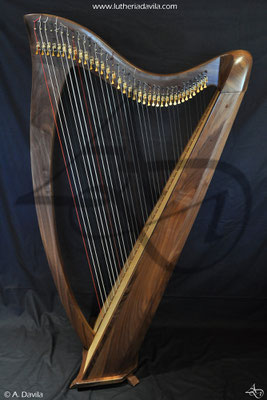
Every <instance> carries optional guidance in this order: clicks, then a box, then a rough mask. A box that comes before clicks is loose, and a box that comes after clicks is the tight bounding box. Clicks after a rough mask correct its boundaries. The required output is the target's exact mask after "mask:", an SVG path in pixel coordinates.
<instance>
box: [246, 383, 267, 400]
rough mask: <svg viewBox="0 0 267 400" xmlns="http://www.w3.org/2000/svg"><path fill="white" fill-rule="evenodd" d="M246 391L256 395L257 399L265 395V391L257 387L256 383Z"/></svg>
mask: <svg viewBox="0 0 267 400" xmlns="http://www.w3.org/2000/svg"><path fill="white" fill-rule="evenodd" d="M245 393H247V394H249V395H250V396H254V397H255V398H256V399H261V398H262V397H263V396H264V391H263V390H262V389H256V386H255V383H253V385H252V386H251V388H250V389H248V390H247V391H246V392H245Z"/></svg>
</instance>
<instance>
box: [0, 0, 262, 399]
mask: <svg viewBox="0 0 267 400" xmlns="http://www.w3.org/2000/svg"><path fill="white" fill-rule="evenodd" d="M173 2H174V3H175V2H176V0H174V1H173ZM159 3H160V2H159ZM166 3H167V1H166ZM91 4H92V1H91V0H90V1H85V0H76V1H75V2H71V1H69V0H65V1H61V0H58V1H57V2H55V1H52V0H47V1H43V0H35V1H33V0H27V1H24V2H21V1H18V0H15V1H12V2H11V1H9V0H2V4H1V15H0V22H1V37H0V49H1V58H0V65H1V75H0V76H1V91H0V101H1V111H0V115H1V117H0V118H1V119H0V135H1V136H0V166H1V168H0V189H1V197H0V204H1V208H0V229H1V233H0V234H1V241H0V246H1V248H0V250H1V253H0V257H1V270H0V274H1V291H0V312H1V319H0V364H1V365H0V396H1V398H4V397H3V396H4V392H5V391H9V392H10V393H11V395H12V394H13V393H14V391H16V393H17V395H18V396H21V395H22V392H23V391H25V392H32V393H33V392H37V391H39V392H40V393H43V398H45V399H53V400H56V399H63V398H66V399H78V398H79V399H87V398H90V399H110V398H118V399H120V398H121V399H146V400H148V399H150V398H151V399H152V398H153V399H173V398H176V399H177V398H179V399H180V400H191V399H192V400H193V399H194V400H195V399H196V398H200V399H205V400H206V399H213V400H215V399H235V400H236V399H245V398H249V394H245V391H247V390H248V389H249V388H250V387H251V386H252V384H253V383H255V384H256V387H259V388H261V389H263V390H265V391H266V393H267V377H266V370H267V344H266V333H267V332H266V331H267V322H266V315H267V301H266V300H267V298H266V292H267V291H266V289H267V288H266V287H267V273H266V264H267V243H266V242H267V212H266V196H267V140H266V135H267V132H266V122H267V95H266V88H267V74H266V69H267V50H266V49H267V25H266V15H267V3H266V1H264V0H262V1H260V0H258V1H257V2H252V1H250V0H242V1H240V0H235V1H228V0H226V1H224V2H217V1H215V2H214V1H211V0H201V1H197V0H191V1H187V2H185V1H178V3H177V4H178V10H177V11H94V10H93V9H92V7H91ZM30 12H35V13H38V12H45V13H50V14H55V15H59V16H62V17H66V18H70V19H73V20H74V21H75V22H78V23H80V24H81V25H84V26H87V27H88V28H90V29H91V30H92V31H94V32H95V33H97V34H98V35H99V36H100V37H102V38H103V39H104V40H105V41H106V42H108V43H109V44H110V45H111V46H112V47H113V48H115V49H116V50H117V51H118V52H120V53H121V54H122V55H124V56H125V57H126V58H128V59H129V60H130V61H131V62H133V63H134V64H136V65H138V66H140V67H142V68H144V69H147V70H151V71H153V72H159V73H171V72H177V71H182V70H183V69H187V68H190V67H192V66H195V65H197V64H199V63H201V62H203V61H206V60H208V59H210V58H212V57H215V56H217V55H219V54H221V53H223V52H225V51H228V50H233V49H245V50H248V51H250V52H251V53H252V56H253V58H254V65H253V69H252V75H251V81H250V85H249V88H248V91H247V94H246V96H245V98H244V101H243V104H242V106H241V109H240V111H239V114H238V116H237V119H236V121H235V124H234V127H233V129H232V132H231V134H230V137H229V140H228V142H227V145H226V147H225V150H224V152H223V156H222V159H221V162H220V164H219V166H218V169H217V171H216V173H215V175H214V179H213V181H212V184H211V186H210V189H209V191H208V193H207V196H206V200H205V202H204V203H203V206H202V208H201V210H200V213H199V215H198V218H197V220H196V222H195V224H194V227H193V230H192V232H191V234H190V237H189V239H188V241H187V244H186V246H185V248H184V251H183V254H182V257H181V258H180V260H179V262H178V264H177V267H176V270H175V272H174V275H173V277H172V279H171V281H170V284H169V286H168V288H167V291H166V293H165V296H164V298H163V300H162V303H161V305H160V308H159V310H158V312H157V314H156V317H155V319H154V320H153V323H152V325H151V328H150V330H149V332H148V334H147V336H146V339H145V341H144V344H143V346H142V349H141V352H140V364H139V369H138V371H137V376H138V377H139V378H140V380H141V382H140V384H139V385H138V386H136V387H135V388H132V387H130V386H129V385H127V384H122V385H119V386H116V387H109V388H105V389H94V390H85V391H80V392H78V391H76V390H72V391H70V390H68V384H69V383H70V381H71V380H72V379H73V377H74V376H75V374H77V370H78V367H79V363H80V357H81V344H80V342H79V340H78V338H77V336H76V334H75V332H74V331H73V329H72V328H71V326H70V324H69V321H68V319H67V318H66V315H65V312H64V310H63V308H62V306H61V304H60V302H59V298H58V295H57V293H56V290H55V287H54V284H53V282H52V278H51V274H50V271H49V268H48V265H47V261H46V257H45V254H44V250H43V247H42V243H41V239H40V235H39V230H38V225H37V219H36V213H35V208H34V203H33V196H32V183H31V171H30V152H29V112H30V90H31V60H30V52H29V45H28V38H27V33H26V30H25V27H24V24H23V15H24V14H26V13H30ZM7 396H8V394H7Z"/></svg>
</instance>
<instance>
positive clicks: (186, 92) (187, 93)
mask: <svg viewBox="0 0 267 400" xmlns="http://www.w3.org/2000/svg"><path fill="white" fill-rule="evenodd" d="M188 99H189V90H188V89H186V91H185V101H188Z"/></svg>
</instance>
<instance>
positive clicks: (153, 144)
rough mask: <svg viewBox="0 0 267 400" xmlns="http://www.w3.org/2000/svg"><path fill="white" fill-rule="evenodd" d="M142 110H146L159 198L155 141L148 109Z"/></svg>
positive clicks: (159, 189)
mask: <svg viewBox="0 0 267 400" xmlns="http://www.w3.org/2000/svg"><path fill="white" fill-rule="evenodd" d="M144 108H146V114H147V126H148V130H149V133H150V143H151V149H152V152H153V157H154V171H155V173H156V181H157V196H159V195H160V192H161V188H160V177H159V173H158V162H157V158H156V151H155V140H153V133H152V128H151V119H150V115H149V111H148V107H144Z"/></svg>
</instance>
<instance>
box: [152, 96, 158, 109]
mask: <svg viewBox="0 0 267 400" xmlns="http://www.w3.org/2000/svg"><path fill="white" fill-rule="evenodd" d="M156 101H157V95H156V94H153V96H152V107H155V105H156Z"/></svg>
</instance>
